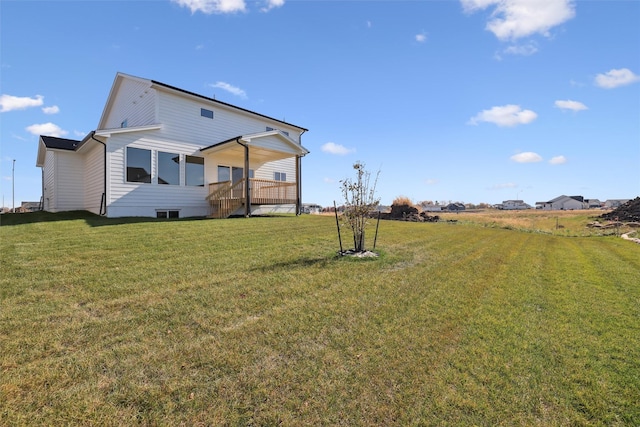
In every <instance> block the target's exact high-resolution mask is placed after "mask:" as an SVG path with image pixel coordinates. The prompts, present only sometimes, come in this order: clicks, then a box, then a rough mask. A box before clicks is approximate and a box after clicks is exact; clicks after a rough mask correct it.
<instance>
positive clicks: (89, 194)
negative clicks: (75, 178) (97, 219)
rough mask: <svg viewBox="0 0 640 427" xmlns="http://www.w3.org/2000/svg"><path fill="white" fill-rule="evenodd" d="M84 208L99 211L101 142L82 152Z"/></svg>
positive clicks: (101, 164)
mask: <svg viewBox="0 0 640 427" xmlns="http://www.w3.org/2000/svg"><path fill="white" fill-rule="evenodd" d="M83 157H84V209H86V210H88V211H89V212H93V213H94V214H99V213H100V202H101V201H102V193H103V192H104V148H103V146H102V144H99V143H97V142H96V143H95V146H93V147H92V148H90V149H89V151H88V152H86V153H84V156H83Z"/></svg>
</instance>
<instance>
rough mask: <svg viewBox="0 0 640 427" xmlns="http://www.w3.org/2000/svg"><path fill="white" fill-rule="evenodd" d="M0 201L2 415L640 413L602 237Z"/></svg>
mask: <svg viewBox="0 0 640 427" xmlns="http://www.w3.org/2000/svg"><path fill="white" fill-rule="evenodd" d="M29 215H31V216H29ZM32 219H39V221H32ZM0 221H2V225H3V226H2V227H0V250H1V252H0V262H1V264H0V268H1V275H0V425H30V426H31V425H55V426H58V425H107V426H108V425H114V426H115V425H181V424H182V425H188V426H194V425H242V426H246V425H255V426H264V425H285V426H300V425H311V426H319V425H348V426H372V425H379V426H392V425H398V426H407V425H415V426H423V425H425V426H426V425H434V426H447V425H449V426H467V425H478V426H496V425H504V426H514V425H515V426H517V425H526V426H531V425H539V426H567V425H578V426H579V425H587V426H590V425H593V426H600V425H604V426H612V425H613V426H615V425H620V426H623V425H624V426H637V425H640V245H637V244H634V243H631V242H628V241H624V240H622V239H620V238H617V237H613V236H608V237H564V236H558V235H550V234H545V233H531V232H524V231H521V230H508V229H502V228H497V227H496V228H493V227H477V226H474V225H467V224H464V223H435V224H432V223H406V222H395V221H388V222H386V221H383V222H382V223H381V224H380V231H379V236H378V242H377V246H378V247H377V249H379V250H380V251H381V252H382V256H381V257H380V258H379V259H365V260H353V259H347V258H342V259H340V258H337V257H336V252H337V251H338V249H339V247H338V241H337V236H336V230H335V219H334V218H333V217H322V216H309V215H307V216H302V217H272V218H248V219H245V218H242V219H230V220H175V221H172V220H168V221H167V220H165V221H156V220H148V221H147V220H140V219H138V220H131V219H130V220H116V219H112V220H109V219H104V218H98V217H94V216H85V215H83V214H77V213H76V214H64V215H61V214H59V215H51V214H23V215H13V216H6V215H5V216H2V217H1V219H0ZM372 230H373V229H372ZM368 238H369V239H368V240H372V232H370V234H369V235H368ZM343 241H349V236H348V235H347V234H344V235H343ZM369 246H370V245H369Z"/></svg>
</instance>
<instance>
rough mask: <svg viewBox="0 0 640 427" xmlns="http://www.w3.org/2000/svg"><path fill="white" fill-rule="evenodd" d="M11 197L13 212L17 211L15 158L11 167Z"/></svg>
mask: <svg viewBox="0 0 640 427" xmlns="http://www.w3.org/2000/svg"><path fill="white" fill-rule="evenodd" d="M11 199H12V204H13V213H16V159H13V167H12V168H11Z"/></svg>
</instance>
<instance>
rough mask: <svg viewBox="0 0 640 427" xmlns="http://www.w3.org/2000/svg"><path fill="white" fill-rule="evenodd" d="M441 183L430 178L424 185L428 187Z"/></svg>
mask: <svg viewBox="0 0 640 427" xmlns="http://www.w3.org/2000/svg"><path fill="white" fill-rule="evenodd" d="M438 182H439V181H438V180H437V179H435V178H429V179H427V180H426V181H425V182H424V183H425V184H427V185H436V184H437V183H438Z"/></svg>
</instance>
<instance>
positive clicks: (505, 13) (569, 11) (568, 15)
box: [461, 0, 575, 40]
mask: <svg viewBox="0 0 640 427" xmlns="http://www.w3.org/2000/svg"><path fill="white" fill-rule="evenodd" d="M461 3H462V7H463V9H464V11H465V12H467V13H473V12H476V11H478V10H484V9H486V8H488V7H493V8H494V10H493V12H492V13H491V19H490V20H489V22H487V26H486V29H487V30H489V31H491V32H492V33H493V34H495V36H496V37H497V38H498V39H500V40H515V39H518V38H522V37H528V36H531V35H533V34H536V33H538V34H542V35H544V36H548V35H549V30H550V29H551V28H553V27H555V26H557V25H560V24H562V23H564V22H566V21H568V20H570V19H572V18H573V17H574V16H575V6H574V1H573V0H461Z"/></svg>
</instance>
